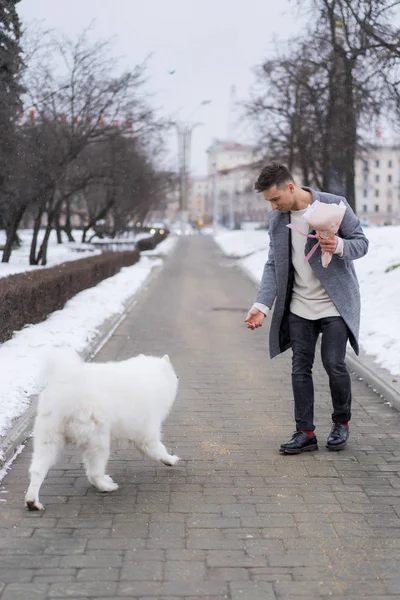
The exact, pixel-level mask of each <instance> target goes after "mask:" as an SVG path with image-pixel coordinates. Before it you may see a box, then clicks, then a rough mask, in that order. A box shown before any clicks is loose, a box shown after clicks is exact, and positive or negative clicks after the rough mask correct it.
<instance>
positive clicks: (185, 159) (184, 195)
mask: <svg viewBox="0 0 400 600" xmlns="http://www.w3.org/2000/svg"><path fill="white" fill-rule="evenodd" d="M210 103H211V100H202V102H200V104H198V106H196V107H195V109H194V110H193V111H192V112H191V113H190V115H189V117H193V115H194V114H195V113H196V112H197V110H198V109H199V108H200V107H201V106H205V105H207V104H210ZM189 117H188V118H187V119H186V121H185V122H182V121H175V122H174V125H175V127H176V130H177V133H178V154H179V178H180V194H179V209H180V213H181V220H187V208H188V187H189V185H188V184H189V172H190V148H191V140H192V132H193V130H194V129H195V128H196V127H199V126H200V125H203V123H199V122H195V123H190V122H189Z"/></svg>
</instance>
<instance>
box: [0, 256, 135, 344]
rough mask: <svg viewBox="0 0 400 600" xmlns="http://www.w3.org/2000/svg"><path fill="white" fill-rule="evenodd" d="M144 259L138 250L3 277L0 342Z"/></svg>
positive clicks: (0, 304)
mask: <svg viewBox="0 0 400 600" xmlns="http://www.w3.org/2000/svg"><path fill="white" fill-rule="evenodd" d="M139 260H140V252H139V251H138V250H132V251H126V252H103V253H102V254H100V255H98V256H91V257H89V258H82V259H81V260H74V261H71V262H66V263H62V264H61V265H57V266H55V267H50V268H46V269H38V270H37V271H27V272H26V273H19V274H17V275H9V276H8V277H2V278H0V343H2V342H5V341H7V340H9V339H10V338H12V336H13V333H14V332H15V331H18V330H20V329H22V328H23V327H24V326H25V325H27V324H34V323H40V322H41V321H44V320H45V319H46V317H47V316H48V315H49V314H50V313H52V312H54V311H55V310H60V309H62V308H64V306H65V304H66V302H67V301H68V300H70V299H71V298H72V297H73V296H75V294H78V293H79V292H82V291H83V290H86V289H88V288H91V287H93V286H95V285H97V284H98V283H100V282H101V281H103V279H106V278H107V277H112V276H113V275H115V274H116V273H118V272H119V271H120V270H121V269H122V267H128V266H131V265H134V264H135V263H137V262H138V261H139Z"/></svg>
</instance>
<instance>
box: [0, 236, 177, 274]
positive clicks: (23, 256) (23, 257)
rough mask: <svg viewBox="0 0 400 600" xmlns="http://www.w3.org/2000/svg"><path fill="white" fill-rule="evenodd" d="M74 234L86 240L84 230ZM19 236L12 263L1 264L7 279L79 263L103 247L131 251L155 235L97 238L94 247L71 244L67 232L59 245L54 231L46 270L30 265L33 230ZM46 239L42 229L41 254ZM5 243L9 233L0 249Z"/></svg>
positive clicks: (50, 240)
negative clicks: (27, 272) (143, 239)
mask: <svg viewBox="0 0 400 600" xmlns="http://www.w3.org/2000/svg"><path fill="white" fill-rule="evenodd" d="M92 233H93V232H89V234H88V237H90V236H91V235H92ZM72 234H73V236H74V239H75V240H80V239H81V237H82V231H73V232H72ZM18 235H19V237H20V240H21V246H20V247H19V248H16V249H15V250H13V251H12V253H11V258H10V262H9V263H0V277H6V276H7V275H13V274H15V273H23V272H24V271H34V270H37V269H45V268H47V267H54V266H55V265H59V264H61V263H63V262H68V261H71V260H79V259H81V258H87V257H88V256H94V255H96V254H101V252H102V250H101V246H103V245H104V246H112V249H113V250H130V249H133V244H134V242H137V241H139V240H140V239H142V238H148V237H151V234H150V233H148V232H147V233H146V232H140V233H136V234H132V233H130V234H129V235H121V236H119V237H117V238H107V237H105V238H101V239H100V238H98V237H96V238H94V239H93V244H82V243H80V242H79V241H76V242H68V238H67V235H66V233H65V232H62V240H63V243H62V244H57V237H56V232H55V231H52V232H51V234H50V239H49V245H48V250H47V265H46V267H42V266H36V265H30V264H29V253H30V246H31V239H32V230H31V229H22V230H21V231H18ZM43 236H44V231H43V230H41V231H40V233H39V236H38V244H37V249H36V252H38V251H39V248H40V244H41V242H42V240H43ZM166 239H168V238H166ZM5 241H6V237H5V232H4V231H0V246H2V245H4V243H5ZM1 256H2V251H0V260H1Z"/></svg>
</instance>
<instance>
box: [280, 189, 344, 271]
mask: <svg viewBox="0 0 400 600" xmlns="http://www.w3.org/2000/svg"><path fill="white" fill-rule="evenodd" d="M345 212H346V205H345V203H344V202H343V201H340V203H339V204H327V203H325V202H320V201H319V200H316V201H315V202H313V203H312V204H310V206H309V207H308V208H307V210H306V211H305V213H304V215H303V218H304V219H305V220H306V221H307V223H308V224H309V226H310V227H311V228H312V229H314V231H315V234H308V235H307V237H311V238H316V239H317V240H318V242H317V243H316V244H315V245H314V246H313V248H312V249H311V250H310V252H309V253H308V254H307V256H306V257H305V259H304V260H305V261H308V260H310V258H311V256H312V255H313V254H314V252H315V251H316V249H317V248H318V246H319V245H320V242H319V239H320V238H322V239H329V238H331V237H332V236H334V235H336V233H337V232H338V231H339V227H340V224H341V222H342V220H343V217H344V213H345ZM288 227H289V228H290V229H296V228H295V227H294V226H293V225H291V224H289V225H288ZM299 233H302V232H299ZM303 235H305V234H303ZM321 260H322V266H323V267H325V268H326V267H327V266H328V265H329V263H330V262H331V260H332V254H330V253H329V252H324V251H322V258H321Z"/></svg>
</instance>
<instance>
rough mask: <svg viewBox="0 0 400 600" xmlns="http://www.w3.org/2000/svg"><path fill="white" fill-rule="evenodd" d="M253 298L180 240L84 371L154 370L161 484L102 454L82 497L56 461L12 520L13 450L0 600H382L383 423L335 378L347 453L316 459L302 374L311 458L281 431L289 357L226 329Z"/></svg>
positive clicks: (386, 542)
mask: <svg viewBox="0 0 400 600" xmlns="http://www.w3.org/2000/svg"><path fill="white" fill-rule="evenodd" d="M254 294H255V288H254V286H253V284H252V283H251V282H250V281H249V280H248V279H247V278H246V277H245V276H244V275H243V274H242V273H241V272H240V271H239V270H238V269H237V268H236V267H235V265H234V263H233V262H232V260H231V259H228V258H225V257H224V256H222V255H221V253H220V251H219V250H218V248H217V246H216V245H215V244H214V242H213V240H212V239H211V238H209V237H206V236H198V237H197V236H193V237H190V238H188V239H186V238H185V239H183V238H182V239H180V240H179V242H178V245H177V248H176V250H175V251H174V253H173V254H172V255H171V256H170V257H169V258H168V259H167V260H166V263H165V265H164V267H163V268H162V269H161V270H160V272H159V273H158V274H156V275H155V276H153V277H152V278H151V280H150V281H149V284H148V286H146V288H145V289H144V290H143V291H142V293H141V294H140V296H139V298H138V301H137V303H136V304H135V306H134V308H133V309H132V310H131V312H130V314H129V315H128V316H127V318H126V319H125V320H124V322H123V323H122V324H121V325H120V326H119V327H118V329H117V330H116V331H115V332H114V333H113V335H112V337H111V338H110V339H109V341H108V342H107V343H106V344H105V345H104V347H103V348H102V349H101V351H100V352H99V354H98V355H97V356H96V358H95V360H97V361H103V360H121V359H124V358H128V357H130V356H132V355H135V354H139V353H148V354H154V355H162V354H165V353H168V354H169V355H170V357H171V360H172V362H173V364H174V366H175V368H176V370H177V373H178V375H179V378H180V389H179V394H178V399H177V402H176V404H175V406H174V408H173V411H172V413H171V415H170V416H169V418H168V420H167V422H166V423H165V428H164V440H165V444H166V446H167V448H168V449H169V450H171V451H173V452H174V453H176V454H178V455H179V456H181V458H182V461H181V462H180V463H179V464H178V465H177V466H176V467H173V468H167V467H164V466H163V465H157V464H155V463H154V462H152V461H151V460H149V459H146V458H143V457H142V456H141V455H140V454H139V453H138V452H136V451H127V450H116V451H114V452H113V454H112V456H111V460H110V464H109V472H110V474H112V475H113V476H114V477H115V479H116V480H117V481H118V483H119V484H120V488H119V490H118V491H117V492H115V493H113V494H109V495H108V494H99V493H98V492H97V491H96V490H94V489H93V488H92V487H91V486H90V485H89V483H88V482H87V480H86V478H85V476H84V472H83V470H82V468H81V464H80V458H79V456H78V455H77V453H76V452H75V451H74V450H73V449H68V451H67V452H66V453H65V456H64V458H63V459H62V460H61V461H60V463H59V464H57V465H56V466H55V468H54V469H52V470H51V472H50V473H49V477H48V478H47V480H46V481H45V483H44V485H43V488H42V498H43V503H44V504H45V506H46V511H45V512H44V513H43V514H31V513H28V512H26V510H25V509H24V507H23V496H24V492H25V490H26V488H27V484H28V475H27V470H28V466H29V461H30V456H31V441H30V440H28V442H27V446H26V449H25V450H24V452H23V453H22V454H21V455H19V456H18V458H17V460H16V461H15V462H14V464H13V466H12V469H11V470H10V472H9V473H8V475H7V477H6V478H5V479H4V481H3V482H2V484H1V486H0V491H4V492H7V493H6V494H2V498H4V499H5V500H6V502H2V503H1V512H0V600H18V599H19V598H21V599H22V598H24V599H25V598H32V599H37V600H42V599H43V600H47V599H49V598H76V599H78V598H79V599H80V600H85V599H86V598H88V599H89V598H92V599H93V598H104V599H105V600H107V599H109V600H110V599H111V598H114V599H115V598H119V597H121V598H123V597H127V598H133V599H135V600H142V599H143V600H145V599H146V600H167V599H168V600H182V599H183V598H184V599H185V600H200V599H201V600H205V599H207V600H222V599H224V598H226V599H227V600H238V599H240V600H258V599H260V600H261V599H262V600H269V599H273V600H279V599H280V598H289V599H290V600H300V599H303V598H308V600H314V599H315V600H320V599H323V598H332V599H333V600H335V599H336V600H338V599H339V598H346V600H355V599H357V600H359V599H360V598H363V597H366V598H374V600H389V598H390V599H392V598H399V597H400V593H399V590H400V579H399V575H398V565H399V564H400V504H399V502H400V415H399V413H398V412H396V411H395V410H394V409H392V408H390V407H389V406H387V405H385V404H384V403H383V401H382V399H381V398H380V397H379V396H377V395H376V394H374V392H373V391H372V390H371V389H370V388H368V387H367V386H365V384H364V383H363V382H362V381H360V380H359V379H358V378H357V377H353V394H354V404H353V420H352V422H351V426H350V430H351V437H350V442H349V445H348V448H347V449H346V450H345V451H343V452H341V453H337V452H328V451H326V449H325V447H324V444H325V437H326V435H327V434H328V432H329V429H330V413H331V407H330V395H329V387H328V383H327V379H326V376H325V374H324V371H323V368H322V366H321V362H320V359H319V357H317V359H316V364H315V368H314V373H315V382H316V386H315V387H316V426H317V435H318V437H319V441H320V450H319V451H318V452H315V453H313V454H310V455H307V456H305V455H301V456H280V455H279V453H278V447H279V444H280V443H281V442H282V441H284V440H286V439H287V438H288V437H289V436H290V435H291V432H292V431H293V405H292V396H291V385H290V352H288V353H286V354H285V355H283V356H280V357H278V358H276V359H274V361H270V360H269V359H268V339H267V334H268V324H269V321H267V322H266V324H265V326H264V327H263V328H262V329H261V330H258V331H257V332H249V331H247V329H246V328H245V326H244V324H243V319H244V317H245V314H246V311H247V310H248V308H249V306H250V305H251V303H252V301H253V299H254Z"/></svg>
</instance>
